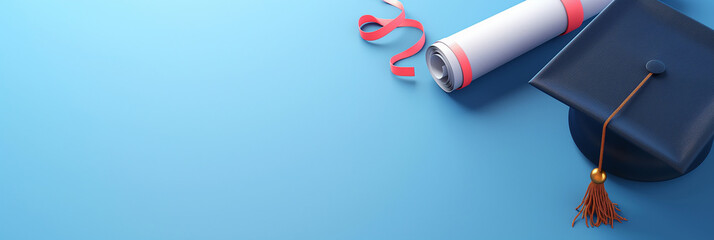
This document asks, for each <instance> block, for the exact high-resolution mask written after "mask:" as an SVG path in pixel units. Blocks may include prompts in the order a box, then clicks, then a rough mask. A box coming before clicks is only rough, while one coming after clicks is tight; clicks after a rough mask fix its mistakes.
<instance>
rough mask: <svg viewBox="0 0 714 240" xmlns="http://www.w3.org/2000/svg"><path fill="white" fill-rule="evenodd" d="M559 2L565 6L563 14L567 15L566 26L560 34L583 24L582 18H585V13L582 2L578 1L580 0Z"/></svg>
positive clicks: (562, 0)
mask: <svg viewBox="0 0 714 240" xmlns="http://www.w3.org/2000/svg"><path fill="white" fill-rule="evenodd" d="M560 2H561V3H563V7H565V15H567V16H568V27H567V28H566V29H565V32H563V34H561V35H565V34H568V33H569V32H572V31H573V30H575V29H577V28H578V27H580V25H582V24H583V20H585V16H584V15H585V13H584V10H583V3H582V2H580V0H560Z"/></svg>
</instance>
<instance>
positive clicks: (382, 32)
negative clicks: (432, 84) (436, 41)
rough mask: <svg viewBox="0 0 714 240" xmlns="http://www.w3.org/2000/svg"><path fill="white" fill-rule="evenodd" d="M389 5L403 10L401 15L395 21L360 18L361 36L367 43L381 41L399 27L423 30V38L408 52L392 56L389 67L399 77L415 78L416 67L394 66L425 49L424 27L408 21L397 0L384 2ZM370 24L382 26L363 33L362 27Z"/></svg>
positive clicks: (366, 16)
mask: <svg viewBox="0 0 714 240" xmlns="http://www.w3.org/2000/svg"><path fill="white" fill-rule="evenodd" d="M384 2H386V3H387V4H389V5H392V6H395V7H397V8H399V9H400V10H402V12H401V13H400V14H399V16H397V17H396V18H394V19H384V18H377V17H374V16H372V15H363V16H362V17H360V18H359V22H358V25H357V27H358V29H359V35H360V36H361V37H362V39H364V40H367V41H374V40H377V39H380V38H382V37H384V36H386V35H387V34H389V33H390V32H392V31H393V30H394V29H396V28H398V27H413V28H416V29H419V30H421V38H420V39H419V41H418V42H417V43H415V44H414V45H412V46H411V47H409V48H408V49H407V50H404V51H403V52H400V53H398V54H397V55H394V56H392V58H390V59H389V66H390V67H391V69H392V73H394V75H397V76H414V67H397V66H394V64H395V63H396V62H398V61H400V60H402V59H405V58H408V57H411V56H414V54H417V53H418V52H419V51H421V49H422V48H423V47H424V43H425V42H426V36H425V34H424V27H423V26H422V25H421V23H420V22H419V21H417V20H414V19H407V18H406V13H405V11H404V6H403V5H402V3H401V2H399V1H397V0H384ZM368 23H376V24H378V25H379V26H381V27H380V28H379V29H377V30H375V31H372V32H365V31H362V26H364V25H365V24H368Z"/></svg>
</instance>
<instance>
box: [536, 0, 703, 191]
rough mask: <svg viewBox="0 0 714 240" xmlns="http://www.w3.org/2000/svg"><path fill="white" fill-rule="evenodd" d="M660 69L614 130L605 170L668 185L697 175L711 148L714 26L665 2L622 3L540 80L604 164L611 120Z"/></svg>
mask: <svg viewBox="0 0 714 240" xmlns="http://www.w3.org/2000/svg"><path fill="white" fill-rule="evenodd" d="M652 60H655V61H652ZM648 63H649V64H648ZM662 63H663V64H662ZM648 65H649V66H648ZM650 72H654V73H656V74H655V75H652V78H651V80H649V81H648V82H647V83H646V84H645V85H643V87H642V88H641V90H639V91H638V92H637V93H636V95H634V96H633V97H632V99H631V100H630V101H629V102H628V103H627V104H626V105H624V107H623V108H622V110H621V111H620V112H619V113H618V114H617V115H615V116H614V118H613V119H612V121H611V122H610V123H609V126H608V127H607V135H606V137H605V141H604V142H605V144H604V155H603V163H602V166H603V167H602V168H603V170H604V171H606V172H608V173H612V174H615V175H617V176H620V177H624V178H628V179H633V180H641V181H660V180H667V179H672V178H675V177H678V176H681V175H683V174H686V173H687V172H689V171H691V170H693V169H694V168H696V167H697V166H698V165H699V164H700V163H701V162H702V161H703V160H704V159H705V158H706V156H707V154H708V153H709V150H710V149H711V145H712V138H713V137H714V31H712V29H710V28H708V27H706V26H704V25H702V24H701V23H699V22H697V21H695V20H693V19H691V18H689V17H687V16H686V15H684V14H682V13H680V12H678V11H677V10H674V9H672V8H670V7H669V6H667V5H665V4H663V3H661V2H659V1H656V0H615V1H614V2H612V3H611V4H610V5H609V6H608V7H607V8H606V9H605V10H604V11H603V12H602V13H600V15H599V16H597V17H596V18H595V19H594V20H593V21H592V22H591V23H590V24H589V25H588V26H587V27H586V28H585V29H583V30H582V32H581V33H580V34H579V35H578V36H577V37H575V38H574V39H573V40H572V41H571V42H570V43H569V44H568V45H567V46H566V47H565V48H564V49H563V50H562V51H561V52H560V53H559V54H558V55H557V56H556V57H555V58H553V60H551V61H550V63H548V65H546V66H545V67H544V68H543V69H542V70H541V71H540V72H539V73H538V74H537V75H536V76H535V78H533V80H531V81H530V83H531V84H532V85H533V86H535V87H536V88H538V89H540V90H542V91H544V92H546V93H547V94H549V95H551V96H552V97H554V98H556V99H558V100H560V101H562V102H563V103H565V104H567V105H568V106H570V113H569V123H570V131H571V134H572V136H573V140H574V141H575V143H576V145H577V146H578V148H579V149H580V151H581V152H582V153H583V154H584V155H585V156H586V157H587V158H588V159H590V160H591V161H593V162H595V163H596V164H597V162H598V157H599V154H600V153H599V151H600V141H601V132H602V128H603V124H604V122H605V120H606V119H607V118H608V117H609V116H610V114H612V113H613V111H614V110H615V109H616V108H617V107H618V106H619V105H620V104H621V103H622V102H623V100H624V99H625V98H626V97H627V96H628V95H629V94H630V92H632V91H633V89H634V88H635V87H636V86H638V84H639V83H640V82H641V81H643V78H645V76H647V75H648V74H649V73H650ZM660 72H661V73H660ZM657 73H658V74H657Z"/></svg>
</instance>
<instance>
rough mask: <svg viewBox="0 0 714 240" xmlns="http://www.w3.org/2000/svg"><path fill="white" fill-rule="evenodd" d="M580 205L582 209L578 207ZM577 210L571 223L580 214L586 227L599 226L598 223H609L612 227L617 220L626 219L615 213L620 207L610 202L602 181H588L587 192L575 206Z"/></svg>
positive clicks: (620, 221)
mask: <svg viewBox="0 0 714 240" xmlns="http://www.w3.org/2000/svg"><path fill="white" fill-rule="evenodd" d="M580 207H582V209H580ZM575 210H578V211H579V212H578V215H575V218H574V219H573V225H572V227H574V226H575V221H577V220H578V216H580V214H582V215H583V216H582V218H584V219H586V221H585V225H587V226H588V227H590V226H592V227H599V226H600V224H603V223H604V224H605V225H610V227H612V228H614V222H615V221H617V222H619V223H622V221H627V219H626V218H623V217H621V216H620V215H619V214H617V212H618V211H620V208H618V207H617V203H612V201H610V198H609V197H608V196H607V192H606V191H605V186H604V185H603V184H602V183H594V182H590V185H589V186H588V190H587V192H585V197H583V201H582V203H580V206H578V207H577V208H575Z"/></svg>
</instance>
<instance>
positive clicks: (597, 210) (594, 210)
mask: <svg viewBox="0 0 714 240" xmlns="http://www.w3.org/2000/svg"><path fill="white" fill-rule="evenodd" d="M652 74H653V73H649V74H647V76H646V77H645V79H643V80H642V81H641V82H640V84H639V85H637V87H636V88H635V90H632V92H631V93H630V95H629V96H627V98H625V100H624V101H622V103H620V106H618V107H617V109H615V111H614V112H612V114H610V117H608V118H607V120H605V123H604V124H603V125H602V138H601V139H600V161H599V163H598V166H597V168H595V169H593V170H592V172H590V180H592V181H591V182H590V185H588V190H587V191H586V192H585V197H583V201H582V202H581V203H580V205H579V206H578V207H576V208H575V210H578V215H575V218H574V219H573V224H572V226H573V227H574V226H575V221H577V220H578V216H580V215H581V214H582V218H584V219H586V221H585V225H586V226H588V227H590V226H591V225H592V226H593V227H599V226H600V224H603V223H604V224H606V225H610V227H613V228H614V227H615V226H614V222H615V221H617V222H620V223H621V222H622V221H627V219H626V218H624V217H622V216H620V214H618V213H617V212H618V211H620V208H618V207H617V204H616V203H612V201H610V197H609V196H608V195H607V191H605V185H604V183H605V179H607V175H606V174H605V172H604V171H603V170H602V156H603V152H604V150H605V132H606V130H607V125H608V124H609V123H610V121H611V120H612V118H613V117H614V116H615V115H617V113H618V112H620V109H622V107H623V106H625V104H626V103H627V102H628V101H630V98H632V96H634V95H635V93H637V91H639V90H640V88H641V87H642V86H643V85H645V83H646V82H647V80H649V79H650V77H652ZM581 207H582V209H581Z"/></svg>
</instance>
